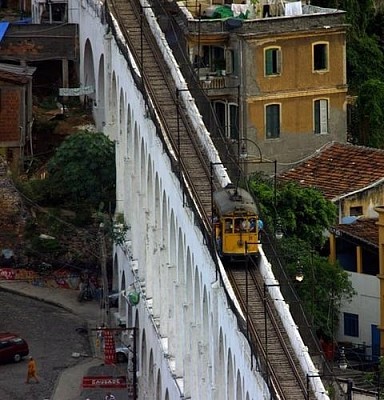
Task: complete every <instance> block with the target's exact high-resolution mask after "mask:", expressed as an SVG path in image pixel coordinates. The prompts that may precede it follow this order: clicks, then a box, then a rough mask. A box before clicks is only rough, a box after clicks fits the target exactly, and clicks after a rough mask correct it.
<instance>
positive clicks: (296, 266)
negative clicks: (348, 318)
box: [280, 236, 356, 339]
mask: <svg viewBox="0 0 384 400" xmlns="http://www.w3.org/2000/svg"><path fill="white" fill-rule="evenodd" d="M280 252H281V254H284V258H285V265H286V268H287V274H288V276H289V277H291V279H292V281H295V282H296V284H295V288H296V291H297V294H298V296H299V298H300V300H301V301H302V304H303V307H304V311H305V312H306V315H307V316H309V321H310V322H312V323H313V327H314V329H315V330H316V332H318V334H319V336H320V335H322V336H323V338H324V339H330V338H331V337H332V336H333V333H334V332H336V329H337V326H338V324H339V314H340V306H341V302H342V301H343V302H345V301H349V300H351V298H352V297H353V296H354V295H355V293H356V292H355V290H354V289H353V287H352V283H351V281H350V280H349V277H348V273H347V272H346V271H344V270H343V269H342V268H341V266H340V265H339V264H338V263H336V264H330V263H329V262H328V259H327V258H326V257H324V256H321V255H320V254H319V253H318V252H317V251H316V250H315V249H314V248H312V247H311V245H310V244H309V243H308V242H306V241H303V240H300V239H298V238H297V237H288V236H286V237H284V238H283V239H282V240H281V242H280ZM299 272H301V273H302V276H303V280H302V281H301V282H299V281H296V276H297V275H298V273H299Z"/></svg>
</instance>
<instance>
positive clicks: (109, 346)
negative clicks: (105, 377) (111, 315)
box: [103, 329, 116, 365]
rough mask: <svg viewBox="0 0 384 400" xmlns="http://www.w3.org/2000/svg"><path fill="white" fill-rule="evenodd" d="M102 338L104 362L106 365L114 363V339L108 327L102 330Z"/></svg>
mask: <svg viewBox="0 0 384 400" xmlns="http://www.w3.org/2000/svg"><path fill="white" fill-rule="evenodd" d="M103 340H104V363H105V364H106V365H110V364H116V346H115V339H114V337H113V334H112V332H111V331H110V330H109V329H106V330H104V331H103Z"/></svg>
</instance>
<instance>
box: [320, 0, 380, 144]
mask: <svg viewBox="0 0 384 400" xmlns="http://www.w3.org/2000/svg"><path fill="white" fill-rule="evenodd" d="M312 4H314V5H319V6H321V7H331V8H337V9H341V10H344V11H346V22H347V23H348V24H349V29H348V32H347V77H348V86H349V92H350V94H352V95H354V96H357V99H358V104H357V106H355V107H353V109H352V120H351V121H349V128H348V129H349V132H350V135H351V137H350V140H351V141H353V142H354V143H355V144H361V145H365V146H370V147H377V148H384V135H383V134H382V133H381V132H380V129H379V127H380V125H382V123H381V121H382V115H381V114H382V113H381V111H380V110H379V109H380V108H382V97H384V92H383V89H384V85H383V84H382V82H384V55H383V43H384V8H383V5H382V2H381V1H377V0H376V1H374V0H314V1H313V2H312ZM365 101H366V102H367V105H366V106H364V104H363V102H365Z"/></svg>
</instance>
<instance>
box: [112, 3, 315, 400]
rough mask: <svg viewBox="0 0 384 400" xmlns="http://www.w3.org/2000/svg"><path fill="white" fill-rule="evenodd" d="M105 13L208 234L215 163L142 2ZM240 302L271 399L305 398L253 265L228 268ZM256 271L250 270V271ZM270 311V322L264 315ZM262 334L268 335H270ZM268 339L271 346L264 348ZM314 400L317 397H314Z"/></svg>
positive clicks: (299, 375) (117, 5) (286, 342)
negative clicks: (180, 93)
mask: <svg viewBox="0 0 384 400" xmlns="http://www.w3.org/2000/svg"><path fill="white" fill-rule="evenodd" d="M106 4H107V9H108V12H110V13H111V14H112V15H113V17H114V18H115V19H116V21H117V23H118V25H119V29H120V30H121V32H122V34H123V36H124V40H125V41H126V43H127V44H128V46H129V51H130V53H131V54H132V56H133V57H134V60H135V63H136V64H137V65H138V66H139V69H140V74H141V79H142V83H143V88H144V90H145V92H146V95H148V96H149V98H150V102H151V104H153V106H154V108H155V109H156V116H157V118H159V120H160V125H161V127H162V134H163V135H164V136H166V141H167V143H170V145H171V146H172V154H175V155H176V156H175V158H176V163H177V165H178V171H176V172H178V173H179V177H180V179H181V180H182V181H184V183H183V187H184V189H187V190H188V191H190V195H191V197H192V199H193V202H194V203H195V204H196V207H197V209H198V211H199V213H200V215H201V218H202V220H203V224H204V226H205V229H206V232H208V233H209V232H210V231H211V213H212V199H211V196H212V190H215V189H218V184H217V182H215V180H213V179H212V176H211V171H210V168H211V165H210V162H209V160H208V157H207V156H206V154H204V151H203V149H202V146H201V145H200V144H199V142H198V139H197V134H196V132H195V131H194V129H193V126H192V124H191V121H190V120H189V117H188V114H187V113H186V112H185V109H184V108H183V107H181V106H180V104H179V103H178V95H177V94H178V91H177V90H178V89H177V87H176V84H175V82H174V81H173V79H172V74H171V72H170V71H169V69H168V67H167V64H166V62H165V61H164V56H163V55H162V53H161V51H160V49H159V47H158V45H157V42H156V40H155V38H154V37H153V33H152V31H151V29H150V26H149V25H148V22H147V20H146V18H145V17H143V15H144V14H143V9H142V8H141V5H140V3H139V2H138V0H131V1H126V0H107V2H106ZM226 270H227V273H228V276H229V278H230V281H231V283H232V285H233V288H234V291H235V294H236V296H237V297H238V299H239V303H240V304H241V306H242V307H243V311H244V313H245V314H246V315H247V317H248V318H247V333H248V337H249V341H250V345H251V347H252V348H253V349H256V350H257V355H256V357H257V358H258V360H259V364H260V367H261V372H262V373H263V374H264V377H265V378H266V381H267V382H268V383H269V387H270V389H271V398H273V399H282V400H300V399H307V393H306V390H305V389H306V388H305V384H304V383H303V382H305V378H303V376H302V374H303V373H302V372H301V371H300V368H299V363H298V361H297V360H296V359H295V358H294V352H293V349H292V348H291V347H290V344H289V338H288V336H287V333H286V332H285V331H284V328H283V326H282V323H281V321H280V322H278V320H277V319H276V315H275V312H274V311H273V309H272V307H271V305H270V303H269V302H266V303H265V302H264V296H263V282H262V277H261V275H260V274H259V273H258V269H257V267H255V266H252V268H250V269H249V271H248V272H249V275H248V277H249V279H250V281H249V282H247V284H245V282H244V276H245V264H244V265H243V267H240V266H239V263H236V266H235V267H233V266H230V265H229V266H228V265H227V266H226ZM251 270H252V272H251ZM264 306H266V309H267V311H268V312H267V314H266V316H267V318H266V319H265V315H264ZM264 332H268V337H266V335H265V333H264ZM266 340H268V347H267V349H266V348H265V343H266ZM254 354H255V353H254ZM313 398H314V397H313Z"/></svg>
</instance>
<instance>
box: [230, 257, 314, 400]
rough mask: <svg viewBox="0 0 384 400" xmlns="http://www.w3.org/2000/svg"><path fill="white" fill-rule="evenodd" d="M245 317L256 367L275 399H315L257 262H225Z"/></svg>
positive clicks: (251, 260) (250, 259)
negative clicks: (308, 391) (309, 390)
mask: <svg viewBox="0 0 384 400" xmlns="http://www.w3.org/2000/svg"><path fill="white" fill-rule="evenodd" d="M225 267H226V271H227V274H228V277H229V279H230V281H231V284H232V287H233V290H234V292H235V294H236V297H237V298H238V300H239V303H240V305H241V307H242V309H243V312H244V315H245V316H246V319H247V321H248V322H247V334H248V339H249V341H250V342H251V343H252V345H253V346H254V352H255V353H256V354H258V356H259V358H258V360H259V362H260V364H261V365H260V370H261V371H262V372H263V374H264V376H265V378H266V381H267V382H268V384H269V386H270V388H271V389H272V391H273V392H275V393H276V397H275V398H278V399H284V400H293V399H294V400H299V399H309V398H313V399H314V398H315V397H314V396H313V395H312V394H311V393H309V394H308V393H307V387H306V377H305V376H304V374H303V372H302V369H301V367H300V364H299V361H298V360H297V358H296V356H295V353H294V351H293V349H292V347H291V345H290V341H289V338H288V336H287V333H286V331H285V328H284V326H283V324H282V322H281V320H280V317H279V315H278V314H277V311H276V310H275V308H274V307H273V304H272V301H271V299H270V297H269V295H268V290H266V289H267V287H266V286H265V284H264V281H263V278H262V276H261V274H260V272H259V269H258V266H257V261H256V260H254V259H253V258H252V257H250V258H249V261H248V265H247V262H246V261H243V262H241V263H239V262H236V263H232V264H230V263H228V264H226V265H225Z"/></svg>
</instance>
